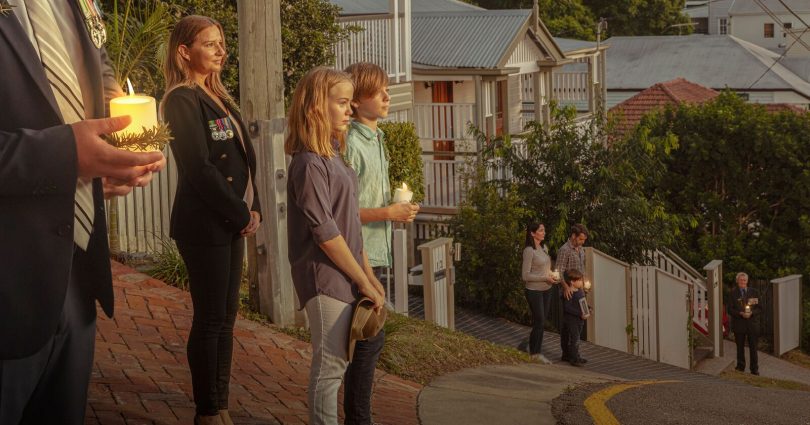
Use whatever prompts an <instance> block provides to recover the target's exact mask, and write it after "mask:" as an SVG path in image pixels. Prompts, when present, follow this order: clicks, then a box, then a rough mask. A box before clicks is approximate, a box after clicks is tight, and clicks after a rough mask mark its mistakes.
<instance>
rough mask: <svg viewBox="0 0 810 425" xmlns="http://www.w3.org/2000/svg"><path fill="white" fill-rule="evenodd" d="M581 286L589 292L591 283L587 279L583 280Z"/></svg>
mask: <svg viewBox="0 0 810 425" xmlns="http://www.w3.org/2000/svg"><path fill="white" fill-rule="evenodd" d="M583 286H584V287H585V290H586V291H590V290H591V281H590V280H588V279H585V284H584V285H583Z"/></svg>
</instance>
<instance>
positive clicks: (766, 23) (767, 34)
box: [728, 0, 810, 58]
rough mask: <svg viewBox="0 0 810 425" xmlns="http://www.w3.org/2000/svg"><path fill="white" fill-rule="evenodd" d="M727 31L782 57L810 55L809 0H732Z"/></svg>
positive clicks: (809, 56) (808, 56)
mask: <svg viewBox="0 0 810 425" xmlns="http://www.w3.org/2000/svg"><path fill="white" fill-rule="evenodd" d="M728 14H729V18H730V22H731V30H730V32H729V34H731V35H733V36H735V37H737V38H739V39H742V40H745V41H748V42H750V43H754V44H756V45H758V46H762V47H764V48H766V49H769V50H773V51H775V52H778V53H783V52H785V51H787V53H786V56H792V57H807V58H810V31H806V30H807V26H806V25H805V23H806V22H810V1H807V0H762V1H761V2H755V1H754V0H736V1H734V2H733V3H732V4H731V7H730V9H729V11H728Z"/></svg>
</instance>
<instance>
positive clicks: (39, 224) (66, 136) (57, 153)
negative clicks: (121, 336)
mask: <svg viewBox="0 0 810 425" xmlns="http://www.w3.org/2000/svg"><path fill="white" fill-rule="evenodd" d="M69 3H70V6H69V7H72V8H73V15H74V16H75V18H76V27H77V28H78V31H79V34H80V36H81V42H82V50H83V52H84V58H83V59H84V60H83V64H84V66H85V68H86V71H87V73H88V76H89V77H90V81H91V85H92V88H93V100H94V103H93V107H94V111H97V112H96V115H97V116H96V117H94V118H100V117H101V115H103V114H104V109H105V103H104V84H105V80H106V81H108V82H109V81H110V80H112V81H114V78H113V77H112V75H111V71H110V69H109V67H105V66H103V57H104V51H103V49H98V48H96V47H95V45H93V43H92V42H91V41H90V38H89V36H88V34H87V31H86V29H85V25H84V22H83V21H82V20H81V16H82V15H81V12H80V11H79V8H78V7H77V5H76V3H75V2H69ZM13 12H14V11H13V10H12V14H10V15H7V16H0V52H3V53H2V56H0V57H1V59H0V76H2V78H0V105H2V106H0V107H2V109H3V110H2V112H0V360H5V359H14V358H21V357H26V356H29V355H31V354H33V353H34V352H36V351H37V350H38V349H40V348H41V347H42V346H43V345H44V344H45V342H47V341H48V339H49V338H50V337H51V336H52V335H53V334H54V332H55V331H56V326H57V323H58V321H59V317H60V315H61V313H62V306H63V304H64V298H65V292H66V290H67V284H68V280H69V279H70V273H71V267H76V268H77V269H78V273H79V276H78V277H79V282H78V283H79V284H80V285H81V286H82V290H83V291H85V292H87V293H88V294H90V295H91V296H93V297H95V298H96V299H98V300H99V302H100V303H101V306H102V307H103V308H104V311H105V312H106V313H107V315H109V316H112V313H113V291H112V276H111V273H110V257H109V248H108V245H107V224H106V220H105V213H104V196H103V192H102V189H101V181H100V180H99V179H96V180H94V181H93V200H94V203H95V214H94V221H93V223H94V224H93V233H92V235H91V239H90V244H89V246H88V249H87V252H83V251H81V250H76V255H75V258H74V244H73V208H74V207H73V202H74V195H75V192H76V178H77V176H78V170H77V168H76V143H75V140H74V138H73V131H72V130H71V128H70V126H68V125H65V124H64V122H63V121H62V117H61V113H60V112H59V108H58V107H57V105H56V100H55V99H54V97H53V92H52V91H51V87H50V85H49V83H48V79H47V77H46V76H45V73H44V70H43V68H42V63H41V62H40V60H39V56H38V55H37V52H36V50H35V49H34V47H33V45H32V44H31V41H30V39H29V38H28V35H27V34H26V33H25V31H24V30H23V28H22V26H21V25H20V22H19V19H18V18H17V17H16V16H14V15H13Z"/></svg>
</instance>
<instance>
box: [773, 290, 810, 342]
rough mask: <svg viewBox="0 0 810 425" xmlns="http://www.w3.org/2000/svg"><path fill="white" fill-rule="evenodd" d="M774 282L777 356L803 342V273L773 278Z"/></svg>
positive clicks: (774, 338) (774, 340) (774, 330)
mask: <svg viewBox="0 0 810 425" xmlns="http://www.w3.org/2000/svg"><path fill="white" fill-rule="evenodd" d="M771 283H772V284H773V292H772V293H773V352H774V354H775V355H777V356H781V355H782V354H784V353H786V352H788V351H790V350H792V349H794V348H796V347H798V346H799V345H800V344H801V331H802V302H803V300H802V275H800V274H794V275H790V276H785V277H781V278H778V279H773V280H771Z"/></svg>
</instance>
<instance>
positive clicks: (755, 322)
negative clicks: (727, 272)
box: [728, 272, 762, 375]
mask: <svg viewBox="0 0 810 425" xmlns="http://www.w3.org/2000/svg"><path fill="white" fill-rule="evenodd" d="M736 280H737V287H736V288H734V289H733V290H732V291H731V300H730V301H731V302H729V303H728V304H729V307H728V310H729V316H731V321H732V322H731V325H732V329H733V330H734V342H736V343H737V367H736V369H737V370H738V371H740V372H744V371H745V342H746V341H748V358H749V360H750V363H749V366H750V370H751V373H752V374H754V375H759V361H758V360H759V359H758V356H757V344H758V343H759V315H760V313H761V312H762V308H761V307H760V306H759V291H757V289H756V288H749V287H748V275H747V274H745V273H742V272H740V273H737V279H736Z"/></svg>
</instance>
